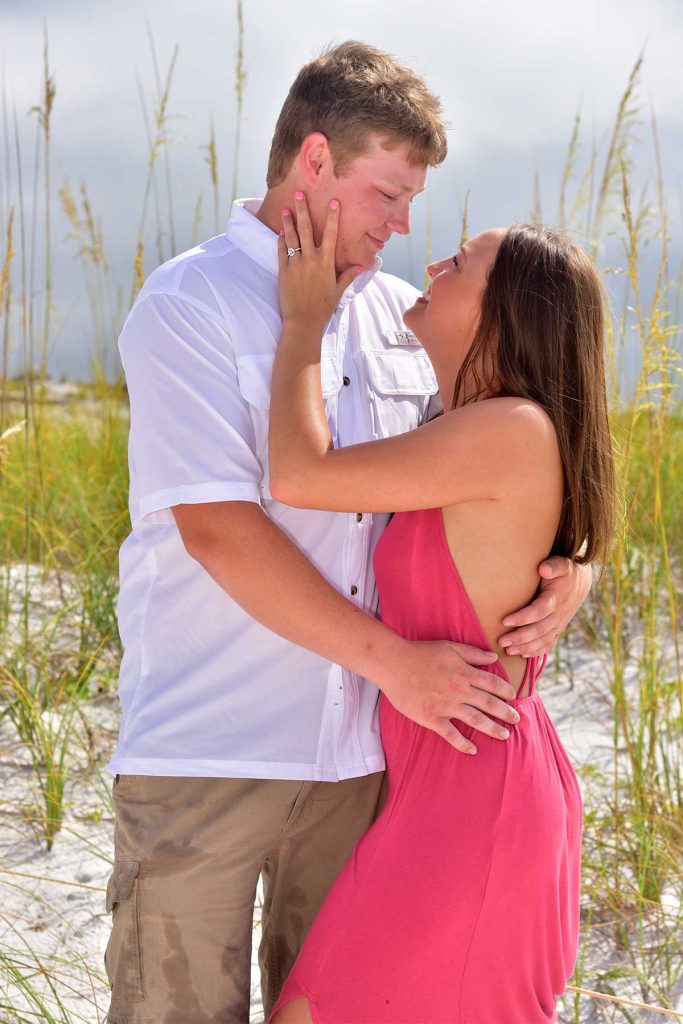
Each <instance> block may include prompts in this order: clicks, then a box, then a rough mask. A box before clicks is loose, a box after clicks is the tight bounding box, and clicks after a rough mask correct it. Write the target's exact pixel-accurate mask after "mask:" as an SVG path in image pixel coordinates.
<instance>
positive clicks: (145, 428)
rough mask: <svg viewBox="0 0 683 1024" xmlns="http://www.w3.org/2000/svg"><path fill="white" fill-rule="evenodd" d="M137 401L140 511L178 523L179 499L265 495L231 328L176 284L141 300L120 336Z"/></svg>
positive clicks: (135, 486) (133, 449)
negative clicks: (176, 288) (174, 290)
mask: <svg viewBox="0 0 683 1024" xmlns="http://www.w3.org/2000/svg"><path fill="white" fill-rule="evenodd" d="M119 351H120V353H121V361H122V364H123V369H124V372H125V375H126V384H127V386H128V395H129V400H130V436H129V445H128V456H129V459H128V461H129V470H130V492H131V493H130V498H131V500H130V507H131V519H132V520H133V522H135V521H136V520H137V519H145V520H147V521H148V522H153V523H173V522H174V519H173V515H172V513H171V511H170V509H171V508H172V506H173V505H179V504H198V503H200V502H209V501H254V502H259V501H260V482H261V477H262V468H261V465H260V463H259V460H258V459H257V457H256V455H255V453H254V448H255V439H254V430H253V424H252V420H251V415H250V412H249V406H248V404H247V403H246V402H245V400H244V399H243V397H242V395H241V394H240V390H239V387H238V381H237V369H236V365H235V359H234V355H233V350H232V344H231V340H230V336H229V333H228V331H227V329H226V328H225V326H224V325H223V324H222V323H221V321H220V320H219V318H218V317H217V316H215V314H211V313H209V312H207V311H206V310H205V309H203V308H202V307H201V304H196V303H194V302H193V301H192V300H188V299H186V298H184V297H183V296H179V295H175V294H167V293H152V294H150V295H147V296H145V297H142V298H140V299H138V302H137V304H136V305H135V306H134V307H133V309H132V310H131V312H130V314H129V316H128V319H127V320H126V323H125V324H124V328H123V331H122V332H121V336H120V338H119Z"/></svg>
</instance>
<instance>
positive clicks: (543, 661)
mask: <svg viewBox="0 0 683 1024" xmlns="http://www.w3.org/2000/svg"><path fill="white" fill-rule="evenodd" d="M532 661H533V663H534V664H533V666H532V669H531V673H530V675H531V681H530V683H529V696H530V697H531V695H532V694H533V693H535V692H536V680H537V679H538V678H539V676H540V675H541V673H542V672H543V670H544V668H545V667H546V665H547V664H548V655H547V654H544V655H543V657H542V658H539V657H538V656H536V657H534V658H533V659H532Z"/></svg>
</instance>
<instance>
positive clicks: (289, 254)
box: [287, 246, 301, 256]
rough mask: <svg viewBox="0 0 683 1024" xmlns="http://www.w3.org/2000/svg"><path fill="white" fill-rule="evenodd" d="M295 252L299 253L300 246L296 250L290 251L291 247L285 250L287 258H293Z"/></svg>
mask: <svg viewBox="0 0 683 1024" xmlns="http://www.w3.org/2000/svg"><path fill="white" fill-rule="evenodd" d="M295 252H301V246H299V248H298V249H292V248H291V247H290V248H289V249H288V250H287V255H288V256H293V255H294V253H295Z"/></svg>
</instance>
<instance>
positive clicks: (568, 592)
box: [498, 555, 593, 658]
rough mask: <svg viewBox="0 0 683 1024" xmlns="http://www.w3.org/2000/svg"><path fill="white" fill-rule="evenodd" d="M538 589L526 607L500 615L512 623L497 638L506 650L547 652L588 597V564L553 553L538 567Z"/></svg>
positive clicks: (529, 653) (529, 654)
mask: <svg viewBox="0 0 683 1024" xmlns="http://www.w3.org/2000/svg"><path fill="white" fill-rule="evenodd" d="M538 574H539V576H540V577H541V592H540V594H539V596H538V597H537V598H536V600H535V601H532V603H531V604H530V605H528V607H526V608H521V609H520V610H519V611H517V612H514V613H513V614H511V615H507V616H506V617H505V618H504V619H503V625H504V626H515V627H517V628H515V629H513V630H512V632H510V633H505V634H503V636H501V637H500V638H499V640H498V642H499V644H500V645H501V647H505V648H506V649H507V653H508V654H521V655H522V656H523V657H525V658H532V657H534V655H537V654H548V653H549V652H550V651H551V650H552V649H553V647H554V646H555V644H556V642H557V639H558V637H559V636H560V634H561V633H563V632H564V631H565V629H566V628H567V626H568V625H569V623H570V622H571V620H572V619H573V618H574V616H575V615H576V613H577V611H578V610H579V608H580V607H581V605H582V604H583V602H584V601H585V600H586V598H587V597H588V594H589V592H590V588H591V584H592V582H593V571H592V569H591V567H590V565H581V564H580V563H579V562H573V561H572V560H571V559H569V558H562V557H560V556H559V555H555V556H554V557H553V558H546V560H545V561H544V562H541V564H540V566H539V567H538Z"/></svg>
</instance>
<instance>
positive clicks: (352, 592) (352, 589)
mask: <svg viewBox="0 0 683 1024" xmlns="http://www.w3.org/2000/svg"><path fill="white" fill-rule="evenodd" d="M357 593H358V587H357V586H356V584H355V583H354V585H353V586H352V587H351V596H352V597H355V596H356V594H357Z"/></svg>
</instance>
